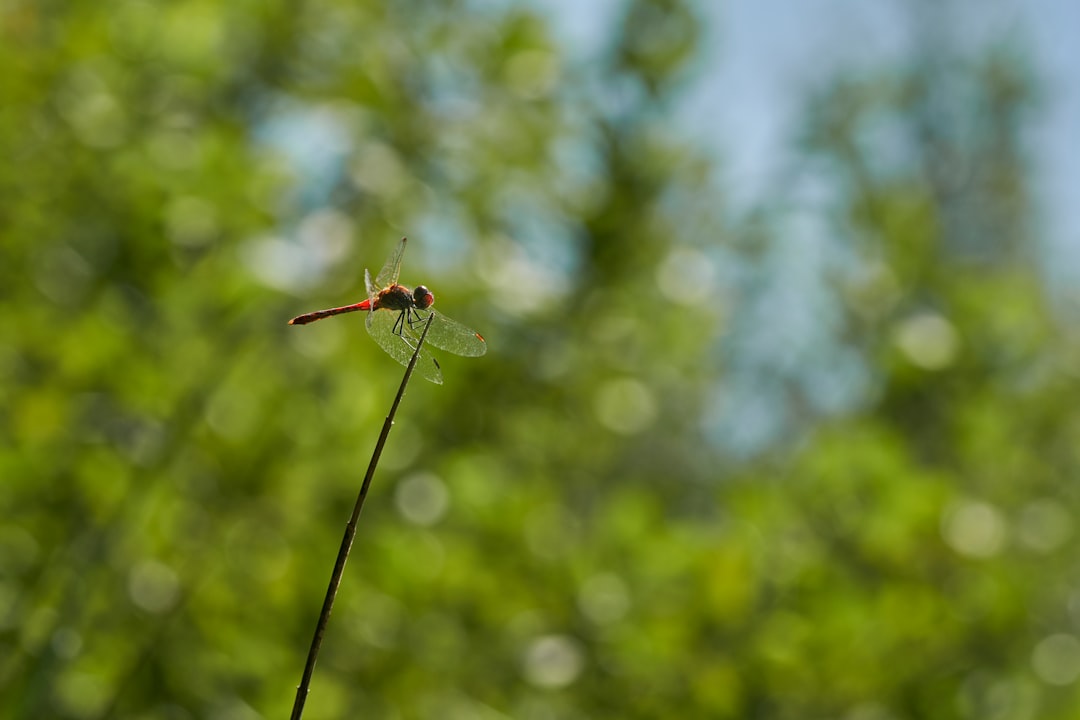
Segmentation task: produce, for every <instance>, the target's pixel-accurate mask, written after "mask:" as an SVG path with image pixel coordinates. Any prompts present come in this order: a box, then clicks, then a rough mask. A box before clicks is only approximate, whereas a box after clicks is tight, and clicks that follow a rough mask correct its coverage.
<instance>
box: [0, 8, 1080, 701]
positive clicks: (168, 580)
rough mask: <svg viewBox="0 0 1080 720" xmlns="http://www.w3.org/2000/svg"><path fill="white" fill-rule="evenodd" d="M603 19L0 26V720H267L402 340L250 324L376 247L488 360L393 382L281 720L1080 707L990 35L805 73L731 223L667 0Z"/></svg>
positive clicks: (323, 14) (1050, 379)
mask: <svg viewBox="0 0 1080 720" xmlns="http://www.w3.org/2000/svg"><path fill="white" fill-rule="evenodd" d="M619 17H620V18H621V20H620V21H619V23H617V24H616V25H615V26H613V27H611V28H609V33H610V36H609V37H608V38H606V39H605V43H606V44H605V47H604V48H602V49H601V50H597V51H596V53H594V54H593V55H590V58H592V59H591V60H590V61H589V62H584V61H582V60H580V59H575V58H574V56H573V55H572V54H571V53H569V52H567V51H566V50H565V49H564V48H562V47H560V46H559V44H558V43H557V42H556V41H555V39H554V38H553V37H552V34H551V31H550V30H549V28H548V25H547V23H546V22H545V20H544V19H543V18H542V17H540V16H538V15H536V14H535V13H534V12H533V11H531V10H527V9H526V8H525V6H517V5H514V4H500V3H475V2H453V1H450V0H447V1H444V2H440V3H419V2H401V3H393V4H384V3H374V2H341V1H339V0H309V1H308V2H301V1H299V0H297V1H295V2H265V1H255V0H247V1H244V2H235V3H229V4H221V3H212V2H202V1H199V0H187V1H177V2H168V3H153V2H148V1H145V0H124V1H123V2H118V3H108V4H99V3H71V4H65V3H48V2H29V1H19V0H15V1H13V2H7V3H3V4H0V67H3V68H4V69H5V70H4V72H3V73H0V149H2V156H3V157H4V158H5V160H6V162H4V163H2V164H0V247H2V251H3V255H2V262H0V303H2V307H0V309H2V313H3V316H4V318H5V332H4V337H3V340H0V375H2V378H3V382H2V383H0V440H2V442H0V477H2V478H3V492H2V493H0V503H2V512H0V717H4V718H44V717H49V718H106V717H132V718H175V719H178V718H204V717H205V718H222V719H223V718H249V717H281V716H284V715H285V714H286V713H287V712H288V708H289V707H290V706H291V702H292V696H293V692H294V688H295V685H296V683H297V682H298V680H299V676H300V672H301V670H302V667H303V659H304V653H305V652H306V650H307V646H308V643H309V641H310V633H311V631H312V629H313V625H314V621H315V618H316V615H317V613H318V609H319V605H320V603H321V599H322V595H323V592H324V590H325V583H326V581H327V578H328V577H329V572H330V569H331V566H332V563H333V555H334V553H335V552H336V550H337V546H338V542H339V540H340V534H341V531H342V528H343V524H344V522H345V520H346V519H347V516H348V512H349V508H350V507H351V503H352V501H353V498H354V496H355V493H356V491H357V489H358V487H359V480H360V477H361V475H362V472H363V468H364V466H365V464H366V462H367V457H368V453H369V451H370V449H371V448H372V447H373V445H374V441H375V437H376V435H377V432H378V428H379V424H380V423H381V420H382V417H383V415H384V413H385V412H386V409H387V407H388V405H389V401H390V399H391V397H392V393H393V391H394V390H395V388H396V384H397V382H398V378H399V377H400V376H399V372H400V371H401V368H400V367H399V366H398V365H396V364H395V363H394V362H393V361H392V360H390V359H389V358H387V357H385V356H383V355H381V353H380V351H379V350H378V348H377V347H376V346H375V345H374V344H373V343H371V342H370V341H369V339H368V338H367V337H365V334H364V332H363V331H362V329H361V327H360V324H359V321H358V320H356V319H355V318H352V317H351V316H345V317H342V318H338V319H336V320H334V321H328V322H326V323H320V324H319V325H317V326H312V327H310V328H289V327H287V326H286V325H285V320H286V319H287V318H289V317H290V316H292V315H295V314H298V313H299V312H303V311H306V310H312V309H317V308H319V307H323V306H328V305H331V304H340V303H342V302H346V301H350V300H355V299H359V298H358V297H356V296H357V294H358V293H360V292H361V291H362V282H361V281H360V276H361V275H360V273H361V268H362V267H364V266H367V267H370V268H372V270H377V269H378V267H379V265H380V263H381V262H382V259H383V258H384V257H385V255H386V253H387V252H388V251H389V249H390V248H391V247H392V245H393V243H394V242H395V240H396V239H397V238H398V237H400V236H401V235H409V236H410V237H412V238H413V242H411V243H410V251H409V253H408V254H407V256H406V259H405V271H404V273H403V279H404V280H405V281H412V282H418V281H424V282H427V283H429V284H430V285H431V286H432V287H433V289H434V291H435V292H436V294H437V296H438V298H439V303H440V307H442V308H445V309H447V312H448V314H450V315H452V316H453V317H455V318H458V319H460V320H462V321H464V322H466V323H467V324H469V325H472V326H475V327H476V328H477V329H479V330H480V331H481V332H483V333H484V334H485V336H487V337H488V339H489V343H490V347H491V351H490V353H489V354H488V355H487V356H486V357H484V358H481V359H479V360H466V359H459V358H454V357H440V359H441V360H442V362H443V367H444V374H445V375H446V377H447V382H446V385H445V386H443V387H436V386H433V385H427V384H415V385H413V386H412V387H411V388H410V391H409V394H408V396H407V397H406V400H405V404H404V406H403V409H402V412H401V415H399V422H398V425H397V427H396V428H395V431H394V433H393V434H392V435H391V438H390V442H389V445H388V447H387V450H386V453H385V454H384V459H383V465H382V467H381V469H380V472H379V474H378V475H377V477H376V482H375V486H374V490H373V493H372V496H371V498H370V500H369V504H368V507H367V509H366V511H365V513H364V515H363V516H362V518H361V524H360V532H359V536H358V539H357V544H356V546H355V548H354V553H353V556H352V559H351V562H350V565H349V566H348V568H347V570H346V574H345V579H344V583H343V586H342V591H341V594H340V595H339V598H338V605H337V607H336V611H335V613H334V616H333V617H332V619H331V623H330V629H329V633H328V636H327V638H326V640H325V642H324V645H323V654H322V657H321V659H320V663H319V665H318V667H317V668H316V672H315V679H314V683H313V686H312V692H311V696H310V699H309V701H308V705H307V712H306V715H305V717H311V718H331V717H333V718H339V717H371V718H378V717H382V718H496V717H515V718H535V719H541V718H584V717H620V718H635V717H640V718H657V717H710V718H713V717H715V718H749V717H755V718H757V717H760V718H816V717H822V718H823V717H835V718H845V719H846V720H871V719H873V720H884V719H886V718H906V717H919V718H996V719H1002V720H1004V719H1006V718H1009V719H1020V718H1035V717H1039V718H1071V717H1075V715H1076V712H1077V709H1078V707H1080V699H1078V697H1077V691H1076V680H1077V678H1078V677H1080V640H1078V637H1077V636H1078V632H1077V624H1078V623H1080V589H1078V588H1080V578H1078V577H1077V573H1076V569H1075V561H1074V558H1075V556H1074V555H1073V553H1074V552H1076V551H1077V549H1078V542H1077V536H1076V528H1075V514H1076V510H1077V507H1078V497H1077V491H1076V485H1075V483H1074V482H1073V480H1074V478H1075V477H1076V475H1077V470H1078V466H1080V462H1078V461H1080V458H1078V448H1080V415H1078V414H1077V412H1076V410H1075V407H1076V404H1077V402H1076V398H1077V392H1076V390H1077V380H1078V374H1077V370H1076V368H1077V366H1078V365H1077V362H1078V360H1080V353H1078V345H1077V335H1076V328H1075V327H1074V326H1070V325H1068V324H1067V323H1065V322H1064V321H1062V320H1061V319H1060V318H1056V317H1055V316H1054V315H1053V314H1052V313H1051V312H1050V310H1049V308H1050V306H1051V303H1050V302H1049V299H1048V297H1047V294H1046V291H1045V289H1044V288H1043V286H1042V285H1041V284H1040V282H1039V278H1038V277H1037V276H1036V275H1035V274H1034V272H1033V268H1034V267H1035V265H1036V263H1035V261H1036V259H1037V258H1036V251H1037V250H1038V244H1037V239H1038V236H1039V221H1038V213H1037V207H1038V203H1037V202H1036V201H1035V199H1034V198H1033V190H1032V182H1031V177H1030V176H1031V173H1030V170H1029V168H1028V167H1027V164H1028V163H1027V159H1026V157H1027V156H1026V152H1025V148H1024V144H1023V131H1024V128H1025V123H1026V122H1027V118H1029V117H1030V116H1031V114H1032V112H1033V111H1034V109H1035V108H1036V106H1037V105H1036V102H1035V95H1034V93H1035V88H1034V86H1033V83H1032V81H1031V79H1030V76H1029V71H1028V69H1027V68H1026V67H1025V65H1024V60H1023V57H1022V56H1019V55H1017V54H1016V53H1013V52H1011V51H1009V50H1007V49H1002V48H999V47H990V48H989V49H983V50H980V51H978V52H977V53H975V54H973V55H972V56H970V57H965V58H963V62H952V61H951V60H954V59H955V58H951V56H950V55H949V48H948V47H947V43H946V44H942V43H940V42H939V43H938V44H937V45H933V44H930V45H928V46H927V47H926V48H922V49H921V52H919V53H917V56H916V57H913V58H912V59H911V61H910V63H908V64H905V65H903V66H900V67H894V68H881V69H878V70H874V71H865V72H861V73H857V74H853V75H851V76H845V77H838V78H829V79H823V80H822V84H821V86H820V87H818V88H813V89H808V90H807V100H806V113H805V123H804V128H803V133H802V135H801V136H800V138H799V143H798V145H797V146H796V147H795V148H794V149H793V151H792V152H793V157H794V159H796V160H797V161H798V162H797V163H793V164H795V165H798V166H799V167H801V168H802V170H800V171H799V173H801V174H797V176H796V177H793V178H790V179H788V180H785V181H784V182H782V183H780V184H779V187H778V188H777V192H776V197H775V202H774V203H771V204H769V205H767V206H764V207H761V208H759V209H757V210H756V211H755V212H754V213H752V214H751V215H750V216H748V217H745V218H743V217H736V216H734V215H733V214H732V213H731V212H729V211H728V210H727V209H725V201H724V192H723V188H722V187H718V186H717V182H716V177H717V175H716V173H715V166H714V163H713V161H712V160H710V159H709V158H708V157H707V156H705V155H704V154H703V153H702V152H701V151H700V150H698V149H697V148H695V147H693V146H692V145H691V144H690V143H688V142H686V141H684V140H682V139H680V138H679V133H678V131H677V130H676V129H675V128H676V127H677V125H676V124H675V122H674V119H673V117H674V110H673V107H674V106H675V104H676V101H677V98H678V94H677V93H678V90H679V88H681V87H682V86H683V85H684V84H685V83H686V82H687V79H688V77H690V76H691V74H692V72H693V65H692V63H693V61H694V58H695V57H697V53H698V50H699V49H700V47H699V44H700V42H701V41H702V34H701V28H700V21H699V18H698V17H697V9H696V8H695V6H693V5H692V4H690V3H687V2H682V1H680V0H627V1H626V2H625V3H623V4H622V6H621V10H620V14H619ZM946 39H947V38H946ZM789 180H790V181H789ZM807 180H809V181H812V184H813V186H814V187H815V188H816V190H817V191H819V192H818V193H817V195H816V196H817V197H819V198H824V199H823V200H820V201H819V204H818V205H817V206H816V207H815V213H816V215H817V217H819V218H820V219H821V221H822V222H823V223H824V224H825V226H826V227H827V228H828V230H829V246H828V253H829V256H828V257H829V258H831V259H829V260H828V261H827V262H825V263H824V265H823V267H824V268H825V271H824V272H823V274H822V275H823V277H822V280H823V283H822V284H821V285H820V287H818V291H819V294H820V297H822V298H824V299H823V300H821V304H820V305H809V304H807V306H808V307H811V308H819V309H821V312H820V314H817V313H816V310H815V314H814V315H813V316H812V318H811V319H812V320H813V322H812V323H810V324H809V325H805V324H804V326H800V325H799V323H798V321H797V320H793V319H792V318H793V317H796V316H798V315H799V311H800V309H803V310H805V307H802V308H800V306H803V303H804V301H803V300H800V297H801V294H802V293H803V291H804V290H806V288H804V287H798V286H795V287H785V288H781V289H782V290H784V291H785V292H786V293H787V295H786V297H787V298H788V299H787V301H786V302H784V303H780V304H776V303H774V304H772V305H768V304H765V303H762V302H759V300H760V299H761V298H763V297H766V296H768V293H769V292H771V291H770V288H772V289H773V290H772V291H775V285H776V275H775V273H774V272H773V267H774V266H773V265H770V263H774V262H775V261H776V259H777V258H781V259H782V258H785V257H790V256H792V254H794V257H795V260H794V263H795V264H796V265H798V264H803V263H806V262H809V260H812V259H813V258H812V257H811V256H812V255H813V253H814V252H816V251H814V250H813V249H809V250H808V249H807V248H806V247H805V246H803V245H801V244H800V242H801V241H800V239H799V238H797V237H796V238H794V239H793V238H791V237H788V236H787V232H786V231H785V230H784V228H785V227H787V226H786V225H785V218H786V217H787V214H788V212H789V208H790V206H791V204H792V203H793V202H795V201H796V200H797V192H796V190H794V189H793V188H794V187H795V186H797V185H799V183H800V182H806V181H807ZM722 263H723V264H724V266H723V267H721V264H722ZM729 266H730V267H733V268H735V270H733V271H731V272H730V273H728V272H727V270H726V268H727V267H729ZM762 307H766V308H768V307H771V308H773V310H772V311H770V312H763V311H762V310H761V308H762ZM808 328H810V329H811V330H813V331H814V332H815V333H817V334H818V335H820V336H821V337H823V338H824V339H825V342H826V346H827V350H826V351H824V355H821V354H818V355H815V354H814V353H813V352H808V351H805V349H800V348H801V346H799V345H798V344H797V343H795V342H794V340H793V339H792V338H793V337H795V336H796V335H798V334H799V333H805V332H806V331H807V329H808ZM762 343H764V344H762ZM755 347H756V348H759V349H760V348H761V347H765V348H766V349H767V352H766V354H765V355H766V357H765V361H760V358H761V356H760V355H758V356H755V355H753V353H752V352H751V351H750V350H747V348H750V349H751V350H752V349H753V348H755ZM755 358H758V359H755ZM822 358H824V360H823V359H822ZM836 358H847V359H848V360H847V361H849V364H847V365H844V364H842V363H841V364H838V363H836V362H834V359H836ZM818 366H825V369H826V370H828V369H829V366H833V370H834V371H835V370H836V369H837V368H839V371H838V372H834V374H833V375H831V376H830V375H828V374H827V373H825V374H820V373H818V371H817V370H816V369H815V368H817V367H818ZM823 377H824V378H831V381H832V382H833V383H834V385H829V384H823V381H822V378H823ZM859 378H862V379H861V380H859ZM836 383H839V384H836ZM852 387H854V388H856V389H855V390H854V391H853V390H851V388H852ZM739 392H741V393H742V396H744V397H745V396H749V397H751V398H758V397H760V398H761V403H760V405H759V404H758V403H757V402H753V403H751V404H750V405H749V406H746V407H743V408H742V409H741V410H738V411H737V412H735V413H734V415H733V416H728V417H727V418H726V419H723V418H722V416H723V413H724V412H725V409H727V410H730V407H729V406H728V403H727V399H728V398H730V397H732V395H733V394H735V393H739ZM845 392H846V393H847V395H848V396H849V397H850V398H851V399H850V401H848V402H839V401H837V400H836V397H837V396H838V394H842V393H845ZM767 399H771V400H770V402H771V403H772V404H771V405H769V404H767V403H766V400H767ZM777 402H778V403H779V404H777ZM768 412H772V413H784V414H785V417H787V418H789V422H788V424H787V425H784V426H783V427H785V428H787V430H786V432H787V433H788V436H787V437H784V438H773V439H772V441H771V443H770V444H769V445H768V452H756V453H754V452H748V451H747V450H746V448H745V447H740V446H739V445H738V444H737V443H734V444H733V443H732V442H731V438H730V437H727V436H725V435H723V434H718V433H717V432H716V430H717V428H725V427H726V428H731V429H734V430H735V431H737V430H738V429H739V428H740V426H745V425H748V424H749V423H751V421H752V419H753V417H755V416H757V415H759V414H760V413H768ZM717 418H721V420H719V421H718V420H717ZM725 423H726V424H725ZM735 434H736V435H737V434H738V433H737V432H736V433H735Z"/></svg>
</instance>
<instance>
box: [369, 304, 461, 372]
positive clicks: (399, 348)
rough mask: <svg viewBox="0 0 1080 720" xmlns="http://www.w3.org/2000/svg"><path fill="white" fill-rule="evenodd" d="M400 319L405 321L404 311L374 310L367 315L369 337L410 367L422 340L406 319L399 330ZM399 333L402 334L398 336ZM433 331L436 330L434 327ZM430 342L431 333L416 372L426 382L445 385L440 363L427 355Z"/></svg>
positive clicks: (421, 353)
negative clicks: (402, 315) (402, 312)
mask: <svg viewBox="0 0 1080 720" xmlns="http://www.w3.org/2000/svg"><path fill="white" fill-rule="evenodd" d="M399 318H401V311H396V310H372V311H370V312H369V313H368V314H367V331H368V335H371V339H372V340H374V341H375V342H376V343H378V344H379V347H381V348H382V349H383V350H385V351H386V354H387V355H389V356H390V357H392V358H394V359H395V360H397V361H398V362H399V363H401V364H402V365H408V364H409V360H410V359H412V354H413V349H414V348H415V347H416V343H417V341H419V339H420V336H419V335H418V334H417V333H415V332H413V330H412V329H411V328H410V327H409V323H407V322H404V319H402V327H399V328H395V326H396V324H397V322H398V319H399ZM416 327H418V328H419V329H420V330H421V331H423V327H422V326H420V325H417V326H416ZM395 329H396V330H397V332H400V333H401V334H400V335H399V334H397V332H395ZM431 329H432V330H434V329H435V327H434V325H433V326H432V328H431ZM430 339H431V332H430V331H429V332H428V336H427V338H426V339H425V340H424V345H425V347H424V349H422V350H421V351H420V357H418V358H417V359H416V367H415V368H414V370H413V372H414V373H416V374H418V375H419V376H420V377H422V378H424V379H425V380H430V381H431V382H433V383H435V384H437V385H442V381H443V379H442V371H441V370H439V363H437V362H435V359H434V358H433V357H431V355H429V354H428V352H427V347H426V346H427V343H428V341H429V340H430Z"/></svg>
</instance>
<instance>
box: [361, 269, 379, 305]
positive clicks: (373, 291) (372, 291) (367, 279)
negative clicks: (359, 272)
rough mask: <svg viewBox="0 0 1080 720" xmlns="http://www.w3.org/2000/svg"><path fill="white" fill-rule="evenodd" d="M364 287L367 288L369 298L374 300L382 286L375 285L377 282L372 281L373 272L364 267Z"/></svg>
mask: <svg viewBox="0 0 1080 720" xmlns="http://www.w3.org/2000/svg"><path fill="white" fill-rule="evenodd" d="M364 288H365V289H366V290H367V296H368V300H374V299H375V296H376V295H378V294H379V290H380V288H377V287H375V283H373V282H371V273H369V272H368V271H367V268H365V269H364Z"/></svg>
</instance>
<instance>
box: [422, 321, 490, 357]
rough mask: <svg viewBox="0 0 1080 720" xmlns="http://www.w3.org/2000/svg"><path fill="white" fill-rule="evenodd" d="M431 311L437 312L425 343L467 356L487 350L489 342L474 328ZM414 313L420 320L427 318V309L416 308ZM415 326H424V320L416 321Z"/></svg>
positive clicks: (476, 354) (480, 353) (477, 355)
mask: <svg viewBox="0 0 1080 720" xmlns="http://www.w3.org/2000/svg"><path fill="white" fill-rule="evenodd" d="M430 312H433V313H434V314H435V319H434V320H432V321H431V329H430V330H428V334H427V338H425V340H424V342H425V343H430V344H432V345H434V346H435V347H437V348H439V349H440V350H445V351H446V352H449V353H453V354H455V355H464V356H465V357H480V356H481V355H483V354H484V353H486V352H487V343H486V342H484V338H483V337H481V336H480V333H478V332H476V331H475V330H473V329H472V328H468V327H465V326H464V325H462V324H461V323H459V322H457V321H456V320H451V319H450V318H448V317H446V316H445V315H443V314H442V313H437V312H435V311H433V310H432V311H430ZM414 314H415V315H418V316H419V318H420V320H427V316H428V312H427V311H423V310H416V311H414ZM414 326H415V327H418V328H422V327H423V322H420V323H417V322H416V321H414Z"/></svg>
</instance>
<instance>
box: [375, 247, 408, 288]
mask: <svg viewBox="0 0 1080 720" xmlns="http://www.w3.org/2000/svg"><path fill="white" fill-rule="evenodd" d="M406 240H407V238H401V242H399V243H398V246H397V247H396V248H395V249H394V252H392V253H390V257H389V258H387V260H386V264H385V265H383V269H382V270H380V271H379V274H378V275H377V276H376V277H375V292H378V291H379V290H382V289H383V288H385V287H389V286H391V285H393V284H394V283H396V282H397V279H398V273H400V272H401V258H403V257H404V256H405V241H406ZM368 292H371V289H370V288H369V289H368Z"/></svg>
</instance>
